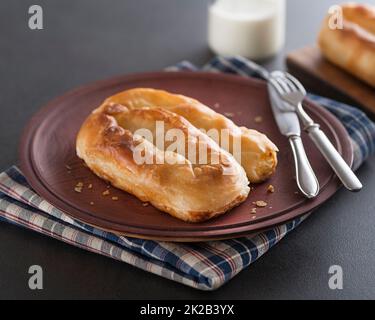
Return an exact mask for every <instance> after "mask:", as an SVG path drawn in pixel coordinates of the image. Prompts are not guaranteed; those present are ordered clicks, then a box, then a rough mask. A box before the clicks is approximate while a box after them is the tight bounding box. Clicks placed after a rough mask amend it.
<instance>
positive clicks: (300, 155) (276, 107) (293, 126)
mask: <svg viewBox="0 0 375 320" xmlns="http://www.w3.org/2000/svg"><path fill="white" fill-rule="evenodd" d="M268 93H269V97H270V102H271V107H272V112H273V115H274V117H275V120H276V123H277V125H278V127H279V130H280V132H281V134H282V135H284V136H286V137H287V138H288V140H289V143H290V146H291V148H292V152H293V157H294V164H295V169H296V181H297V185H298V188H299V189H300V190H301V192H302V193H303V194H304V195H305V196H306V197H307V198H314V197H316V196H317V195H318V193H319V182H318V179H317V178H316V176H315V174H314V171H313V169H312V168H311V165H310V162H309V160H308V158H307V155H306V152H305V149H304V147H303V143H302V139H301V128H300V124H299V120H298V117H297V115H296V113H295V112H294V111H282V110H283V109H285V108H283V106H282V105H280V104H283V103H285V102H284V101H282V100H281V98H280V97H279V95H278V94H277V92H276V91H275V89H274V88H273V86H272V85H271V84H270V83H268Z"/></svg>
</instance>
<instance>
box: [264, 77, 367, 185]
mask: <svg viewBox="0 0 375 320" xmlns="http://www.w3.org/2000/svg"><path fill="white" fill-rule="evenodd" d="M269 81H270V83H271V84H272V85H273V87H274V88H275V89H276V91H277V92H278V94H279V95H280V97H281V98H282V99H283V100H284V101H285V102H287V103H284V104H283V108H285V110H284V111H295V112H296V113H297V115H298V117H299V118H300V120H301V122H302V124H303V127H304V130H305V131H306V132H307V133H308V135H309V137H310V138H311V139H312V141H313V142H314V143H315V145H316V146H317V147H318V149H319V151H320V152H321V153H322V154H323V156H324V158H325V159H326V160H327V162H328V163H329V165H330V166H331V168H332V169H333V171H334V172H335V173H336V175H337V177H338V178H339V179H340V180H341V182H342V183H343V185H344V186H345V187H346V188H347V189H348V190H350V191H359V190H361V189H362V184H361V182H360V181H359V179H358V178H357V176H356V175H355V174H354V172H353V171H352V170H351V169H350V167H349V166H348V165H347V163H346V162H345V160H344V159H343V158H342V157H341V155H340V154H339V153H338V151H337V150H336V148H335V147H334V146H333V145H332V143H331V141H330V140H329V139H328V137H327V136H326V135H325V133H324V132H323V131H322V130H321V129H320V127H319V124H317V123H315V122H314V121H313V120H312V119H311V117H310V116H309V115H308V114H307V113H306V112H305V110H304V109H303V106H302V102H303V100H304V98H305V97H306V90H305V88H304V87H303V85H302V84H301V83H300V82H299V81H298V80H297V79H296V78H295V77H293V76H292V75H290V74H289V73H287V72H282V71H274V72H272V73H271V74H270V77H269Z"/></svg>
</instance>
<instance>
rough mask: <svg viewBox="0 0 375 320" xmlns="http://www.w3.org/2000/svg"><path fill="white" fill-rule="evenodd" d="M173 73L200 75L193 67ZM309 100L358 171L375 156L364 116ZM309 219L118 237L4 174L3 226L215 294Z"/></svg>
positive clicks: (236, 69) (374, 135)
mask: <svg viewBox="0 0 375 320" xmlns="http://www.w3.org/2000/svg"><path fill="white" fill-rule="evenodd" d="M203 69H204V70H205V71H212V72H226V73H234V74H238V75H241V76H244V77H257V76H258V75H257V74H256V73H255V72H254V70H252V69H251V67H250V66H249V64H248V63H247V60H246V59H244V58H241V57H235V58H225V59H224V58H215V59H214V60H212V61H211V62H210V63H208V64H207V65H206V66H204V68H203ZM168 70H172V71H173V70H190V71H196V70H198V68H196V67H195V66H194V65H192V64H191V63H189V62H181V63H179V64H178V65H177V66H175V67H172V68H168ZM310 99H312V100H314V101H316V102H318V103H319V104H321V105H323V106H324V107H326V108H327V109H328V110H330V111H331V112H332V113H333V114H334V115H335V116H336V117H337V118H339V119H340V121H341V122H342V123H343V124H344V126H345V127H346V129H347V130H348V132H349V134H350V137H351V139H352V143H353V146H354V153H355V155H354V158H355V160H354V161H355V167H356V168H357V167H359V165H360V164H361V163H363V161H365V160H366V159H367V158H368V157H369V156H370V155H371V154H373V153H374V150H375V125H374V123H373V122H372V121H370V120H369V119H368V118H367V117H366V115H365V114H364V113H363V112H361V111H360V110H358V109H356V108H353V107H350V106H347V105H344V104H342V103H338V102H335V101H333V100H329V99H326V98H322V97H318V96H313V95H310ZM304 219H305V217H302V218H298V219H296V220H294V221H291V222H289V223H287V224H285V225H281V226H278V227H275V228H273V229H271V230H268V231H266V232H263V233H260V234H258V235H256V236H251V237H244V238H240V239H233V240H225V241H212V242H206V243H195V244H181V243H171V242H156V241H151V240H141V239H134V238H127V237H119V236H116V235H114V234H111V233H108V232H105V231H102V230H100V229H96V228H93V227H91V226H88V225H85V224H83V223H80V222H78V221H75V220H74V219H72V218H70V217H69V216H67V215H66V214H64V213H63V212H61V211H59V210H58V209H57V208H55V207H53V206H52V205H51V204H49V203H48V202H47V201H45V200H44V199H43V198H41V197H40V196H39V195H37V194H36V193H35V192H34V191H33V190H32V189H31V188H30V186H29V185H28V183H27V181H26V179H25V178H24V176H23V175H22V173H21V172H20V171H19V169H18V168H17V167H15V166H13V167H11V168H10V169H8V170H7V171H5V172H3V173H1V174H0V220H2V221H6V222H10V223H14V224H16V225H19V226H23V227H25V228H28V229H32V230H34V231H37V232H39V233H43V234H45V235H48V236H50V237H53V238H56V239H59V240H61V241H64V242H66V243H69V244H71V245H74V246H77V247H80V248H83V249H86V250H89V251H92V252H95V253H99V254H102V255H105V256H108V257H111V258H113V259H116V260H120V261H123V262H126V263H129V264H131V265H134V266H136V267H138V268H141V269H143V270H145V271H149V272H152V273H154V274H157V275H159V276H162V277H165V278H167V279H170V280H174V281H177V282H180V283H183V284H185V285H188V286H191V287H194V288H197V289H201V290H214V289H216V288H218V287H220V286H221V285H223V284H224V283H226V282H227V281H229V280H230V279H232V278H233V277H234V276H235V275H236V274H238V273H239V272H240V271H242V270H243V269H245V268H246V267H247V266H249V265H250V264H251V263H253V262H254V261H256V260H257V259H258V258H260V257H261V256H262V255H263V254H264V253H266V252H267V251H268V250H269V249H270V248H272V247H273V246H274V245H275V244H276V243H278V242H279V241H280V240H281V239H282V238H284V237H285V236H286V235H287V234H288V233H289V232H290V231H291V230H293V229H294V228H296V227H297V226H298V225H299V224H300V223H301V222H302V221H303V220H304Z"/></svg>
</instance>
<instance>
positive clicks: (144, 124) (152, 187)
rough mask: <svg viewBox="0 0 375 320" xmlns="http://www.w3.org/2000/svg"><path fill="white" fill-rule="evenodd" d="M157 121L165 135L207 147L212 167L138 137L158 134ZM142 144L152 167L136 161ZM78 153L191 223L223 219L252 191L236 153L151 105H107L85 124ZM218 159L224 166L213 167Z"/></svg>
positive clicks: (103, 172) (101, 174) (146, 199)
mask: <svg viewBox="0 0 375 320" xmlns="http://www.w3.org/2000/svg"><path fill="white" fill-rule="evenodd" d="M156 121H163V123H164V126H165V130H168V129H171V128H177V129H181V130H182V131H183V132H184V133H187V132H188V133H189V137H192V141H190V142H189V143H192V144H193V146H195V147H196V148H198V142H199V143H204V144H205V145H206V146H207V150H208V157H207V159H208V163H207V164H203V165H200V164H199V163H198V164H197V163H195V162H194V161H191V160H193V159H190V160H189V159H188V158H185V156H184V155H181V154H179V153H177V152H172V151H168V150H167V148H168V144H166V145H165V146H164V149H161V148H158V147H156V146H155V145H154V144H153V143H154V142H153V141H148V140H146V139H144V138H143V137H141V136H139V135H136V134H134V133H135V132H136V130H137V129H141V128H144V129H149V130H150V131H154V130H155V123H156ZM154 133H155V132H154ZM186 143H188V142H187V141H186ZM140 144H143V145H144V146H147V148H145V149H144V150H145V151H144V153H143V154H142V155H143V156H145V157H150V158H152V159H153V161H152V163H151V164H150V163H144V164H138V163H137V162H136V161H135V160H134V157H133V155H134V154H133V152H134V150H135V148H136V147H137V146H139V145H140ZM76 150H77V155H78V156H79V157H80V158H81V159H83V160H84V161H85V163H86V164H87V166H88V167H89V168H90V169H91V170H92V171H93V172H94V173H95V174H97V175H98V176H99V177H101V178H103V179H105V180H107V181H109V182H110V183H111V184H112V185H114V186H115V187H117V188H119V189H122V190H125V191H127V192H129V193H131V194H133V195H135V196H136V197H138V198H139V199H140V200H141V201H144V202H150V203H151V204H152V205H153V206H155V207H156V208H158V209H160V210H162V211H164V212H167V213H169V214H171V215H172V216H174V217H176V218H178V219H181V220H184V221H188V222H201V221H205V220H208V219H211V218H213V217H216V216H218V215H220V214H223V213H224V212H226V211H228V210H229V209H231V208H233V207H234V206H236V205H238V204H240V203H241V202H243V201H244V200H245V199H246V198H247V196H248V194H249V191H250V188H249V186H248V183H249V181H248V179H247V177H246V173H245V171H244V169H243V168H242V167H241V166H240V165H239V164H238V163H237V162H236V161H235V159H234V158H233V156H232V155H231V154H229V153H228V152H226V151H225V150H223V149H221V148H220V147H219V145H218V144H217V143H215V142H214V141H213V140H212V139H210V138H209V137H208V136H207V135H205V134H203V133H202V132H201V131H200V130H198V129H197V128H195V127H194V126H193V125H192V124H191V123H190V122H189V121H187V120H186V119H184V118H183V117H181V116H180V115H178V114H175V113H173V112H171V111H168V110H166V109H161V108H148V107H145V106H143V107H142V108H133V109H132V108H129V107H128V106H125V105H122V104H119V103H115V102H113V101H110V100H106V102H104V103H103V104H102V105H101V106H100V107H99V108H97V109H96V110H94V111H93V112H92V113H91V114H90V115H89V117H88V118H87V119H86V121H85V122H84V124H83V125H82V127H81V129H80V131H79V133H78V136H77V141H76ZM212 154H214V155H219V157H217V158H215V159H219V162H218V163H216V162H215V163H210V162H209V161H210V159H212V157H210V155H212ZM177 160H178V161H177ZM228 172H230V174H225V173H228Z"/></svg>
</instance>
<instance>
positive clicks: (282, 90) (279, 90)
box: [269, 77, 285, 95]
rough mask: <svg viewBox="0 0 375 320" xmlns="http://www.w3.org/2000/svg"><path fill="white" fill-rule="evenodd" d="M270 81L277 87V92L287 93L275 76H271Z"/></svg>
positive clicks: (280, 93)
mask: <svg viewBox="0 0 375 320" xmlns="http://www.w3.org/2000/svg"><path fill="white" fill-rule="evenodd" d="M269 82H270V83H271V84H272V86H273V87H274V88H275V89H276V91H277V93H278V94H279V95H283V94H285V90H284V88H283V87H281V86H280V85H279V83H278V82H277V81H276V80H275V78H274V77H270V78H269Z"/></svg>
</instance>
